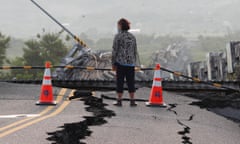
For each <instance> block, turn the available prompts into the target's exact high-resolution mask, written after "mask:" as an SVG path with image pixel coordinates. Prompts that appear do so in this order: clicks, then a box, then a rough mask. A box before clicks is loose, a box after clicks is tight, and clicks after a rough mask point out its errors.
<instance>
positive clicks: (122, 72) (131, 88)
mask: <svg viewBox="0 0 240 144" xmlns="http://www.w3.org/2000/svg"><path fill="white" fill-rule="evenodd" d="M125 78H126V81H127V86H128V92H129V93H133V92H135V70H134V67H133V66H122V65H117V92H118V93H123V90H124V80H125Z"/></svg>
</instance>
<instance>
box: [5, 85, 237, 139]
mask: <svg viewBox="0 0 240 144" xmlns="http://www.w3.org/2000/svg"><path fill="white" fill-rule="evenodd" d="M39 88H40V86H36V85H18V84H2V85H1V83H0V93H1V95H0V109H1V113H0V115H7V114H19V113H26V114H28V113H38V112H39V111H41V110H42V109H44V107H38V106H35V102H36V100H37V96H38V95H39V90H40V89H39ZM58 91H59V90H56V92H58ZM149 92H150V89H148V88H141V89H139V90H138V91H137V94H136V95H137V98H139V99H148V96H149ZM102 94H105V95H108V96H110V97H112V98H114V97H115V93H114V92H106V93H105V92H96V97H99V98H100V97H101V95H102ZM163 95H164V99H165V102H166V103H167V104H169V106H168V108H157V107H154V108H151V107H146V106H145V104H144V102H138V107H130V106H129V102H128V101H124V102H123V107H120V108H119V107H114V106H113V105H112V102H113V101H112V100H108V99H103V103H106V104H109V105H108V106H107V105H105V104H104V107H102V106H103V105H102V104H98V103H96V104H97V105H95V104H94V105H93V106H91V104H89V103H91V102H92V100H91V99H90V100H87V101H88V102H86V101H84V102H83V101H79V100H78V99H75V100H74V101H72V102H71V103H70V104H69V105H68V106H67V107H66V108H65V109H64V110H63V111H62V112H61V113H59V114H58V115H56V116H54V117H51V118H48V119H46V120H44V121H41V122H39V123H36V124H33V125H31V126H29V127H26V128H24V129H21V130H19V131H16V132H15V133H12V134H10V135H7V136H5V137H3V138H0V144H16V143H19V142H20V143H24V144H32V143H36V144H38V143H39V144H42V143H44V144H45V143H46V144H47V143H49V144H50V143H53V142H54V141H57V142H59V141H61V139H62V138H66V137H65V136H64V135H63V136H61V134H64V133H65V132H66V131H63V130H64V129H67V131H68V132H67V133H66V134H67V135H69V134H71V132H73V131H72V129H74V134H72V136H73V138H72V140H74V143H76V144H78V143H80V141H81V143H84V142H85V143H87V144H147V143H150V144H161V143H171V144H181V143H183V144H191V143H193V144H206V143H207V144H216V143H217V144H238V143H239V141H240V127H239V124H238V123H234V122H233V121H230V120H228V119H226V118H224V117H222V116H219V115H217V114H215V113H212V112H210V111H207V110H205V109H200V108H199V107H197V106H193V105H190V104H191V103H192V102H193V101H197V100H195V99H193V98H188V97H185V96H182V95H179V94H178V93H171V92H164V94H163ZM66 96H68V94H65V95H64V96H63V97H64V99H65V98H66ZM124 97H125V98H128V97H127V94H125V96H124ZM96 101H98V99H96ZM84 103H85V104H84ZM59 105H61V104H59ZM98 107H101V109H102V112H105V111H108V110H110V111H112V112H114V115H115V116H114V115H112V117H109V118H108V117H105V118H104V120H102V119H99V118H98V117H99V114H100V115H102V114H101V113H98V112H99V111H98ZM56 108H57V107H56ZM96 108H97V109H96ZM106 114H107V113H106ZM92 116H94V117H92ZM19 119H24V118H17V119H0V122H1V123H0V127H3V126H5V125H8V124H10V123H12V122H14V121H16V120H19ZM89 121H90V122H89ZM92 121H96V123H99V125H97V124H92ZM75 124H76V127H75ZM82 124H87V125H88V127H87V129H84V131H83V132H85V133H86V137H85V136H79V135H77V134H76V133H75V132H77V133H81V129H82ZM78 126H79V130H78ZM86 130H87V131H86ZM56 134H57V137H55V136H56ZM54 135H55V136H54ZM74 135H76V136H74ZM51 136H54V137H51ZM79 138H85V139H81V140H80V139H79ZM56 139H57V140H56ZM64 143H66V144H67V142H66V141H65V142H64ZM71 144H72V143H71Z"/></svg>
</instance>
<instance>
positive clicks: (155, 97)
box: [146, 64, 167, 107]
mask: <svg viewBox="0 0 240 144" xmlns="http://www.w3.org/2000/svg"><path fill="white" fill-rule="evenodd" d="M146 105H147V106H160V107H166V106H167V105H166V104H165V103H164V101H163V95H162V78H161V72H160V64H157V65H156V69H155V72H154V78H153V85H152V90H151V93H150V98H149V102H146Z"/></svg>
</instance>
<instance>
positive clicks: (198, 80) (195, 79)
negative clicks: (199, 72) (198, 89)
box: [193, 78, 201, 82]
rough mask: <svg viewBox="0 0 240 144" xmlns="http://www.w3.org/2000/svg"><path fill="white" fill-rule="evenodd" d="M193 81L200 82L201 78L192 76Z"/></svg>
mask: <svg viewBox="0 0 240 144" xmlns="http://www.w3.org/2000/svg"><path fill="white" fill-rule="evenodd" d="M193 80H194V81H195V82H200V81H201V80H200V79H199V78H193Z"/></svg>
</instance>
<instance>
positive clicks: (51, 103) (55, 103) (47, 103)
mask: <svg viewBox="0 0 240 144" xmlns="http://www.w3.org/2000/svg"><path fill="white" fill-rule="evenodd" d="M36 105H57V102H56V101H53V102H40V101H37V102H36Z"/></svg>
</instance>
